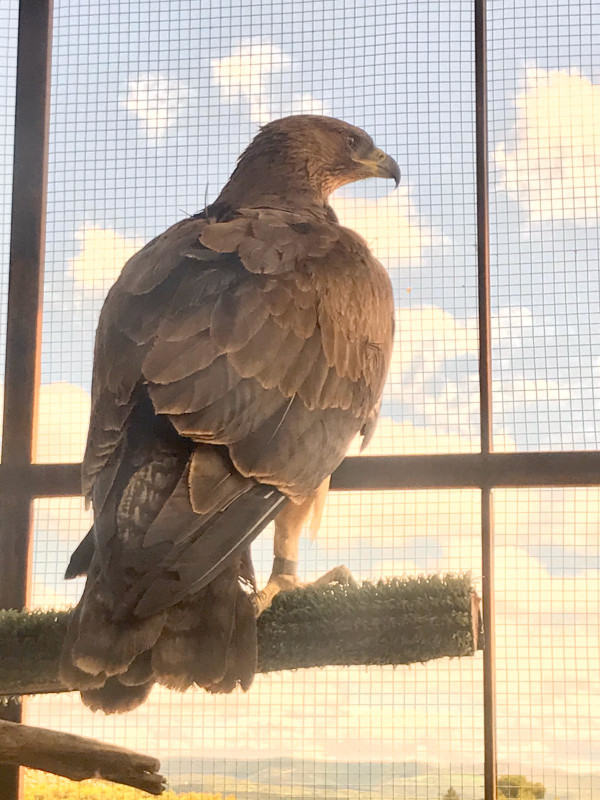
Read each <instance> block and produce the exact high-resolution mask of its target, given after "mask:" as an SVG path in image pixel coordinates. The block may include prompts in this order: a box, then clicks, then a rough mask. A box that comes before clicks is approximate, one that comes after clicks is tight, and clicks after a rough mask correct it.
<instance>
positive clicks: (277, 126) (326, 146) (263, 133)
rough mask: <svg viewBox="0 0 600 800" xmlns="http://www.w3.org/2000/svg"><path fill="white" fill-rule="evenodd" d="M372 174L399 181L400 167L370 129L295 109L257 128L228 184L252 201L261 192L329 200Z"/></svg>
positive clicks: (290, 198) (232, 190) (287, 198)
mask: <svg viewBox="0 0 600 800" xmlns="http://www.w3.org/2000/svg"><path fill="white" fill-rule="evenodd" d="M372 177H375V178H391V179H392V180H394V181H395V183H396V186H397V185H398V183H399V182H400V169H399V167H398V164H397V163H396V162H395V161H394V159H393V158H392V157H391V156H389V155H387V153H384V152H383V150H380V149H379V148H378V147H375V145H374V143H373V140H372V139H371V137H370V136H369V134H368V133H366V132H365V131H363V130H362V129H361V128H357V127H356V126H355V125H350V124H349V123H347V122H344V121H343V120H339V119H334V118H333V117H325V116H316V115H309V114H298V115H294V116H291V117H283V118H282V119H278V120H275V121H274V122H270V123H268V124H267V125H264V126H263V127H262V128H261V129H260V131H259V133H258V134H257V135H256V136H255V138H254V139H253V141H252V142H251V143H250V144H249V145H248V147H247V148H246V150H245V151H244V152H243V153H242V155H241V156H240V159H239V162H238V166H237V168H236V170H235V172H234V173H233V175H232V177H231V180H230V182H229V184H228V186H227V187H226V189H227V190H229V191H228V193H229V194H234V195H235V194H238V195H242V194H243V195H245V196H246V198H248V197H249V196H252V198H253V200H254V198H255V197H257V196H259V195H260V194H261V193H262V194H263V195H276V196H278V197H281V198H283V199H286V200H288V201H293V200H294V198H295V197H300V198H304V197H306V198H308V197H311V196H312V198H313V199H315V200H320V201H325V202H327V198H328V197H329V195H330V194H331V192H333V191H334V190H335V189H337V188H339V187H340V186H344V185H345V184H347V183H353V182H354V181H360V180H363V179H365V178H372ZM240 199H241V198H240Z"/></svg>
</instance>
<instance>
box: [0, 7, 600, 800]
mask: <svg viewBox="0 0 600 800" xmlns="http://www.w3.org/2000/svg"><path fill="white" fill-rule="evenodd" d="M472 5H473V4H472V2H471V0H469V2H466V1H464V2H463V0H440V1H439V2H435V3H431V2H430V3H418V2H417V0H411V1H410V2H408V3H405V4H403V5H398V4H397V3H392V2H389V3H386V2H384V3H378V4H375V3H372V2H371V0H364V1H363V0H360V1H359V0H344V2H343V3H341V2H340V3H338V2H332V3H326V4H323V3H318V2H310V1H309V0H301V1H300V2H295V3H291V2H290V1H289V0H285V1H284V2H279V1H278V0H271V1H270V2H268V1H267V0H265V2H257V3H254V4H252V6H249V5H247V4H246V5H245V4H240V3H227V2H226V3H222V2H217V0H214V1H213V0H211V2H208V3H204V4H203V5H202V8H201V10H200V9H199V8H198V7H197V5H196V4H192V3H191V2H181V3H173V2H171V1H170V0H156V2H153V3H152V4H139V3H135V2H126V1H125V0H116V1H115V2H108V0H101V2H98V3H91V2H88V3H85V2H79V1H78V0H56V2H55V14H54V35H53V63H52V90H51V101H52V104H51V121H50V162H49V164H50V166H49V193H48V219H47V223H48V224H47V249H46V254H47V256H46V265H45V284H44V306H43V340H42V384H41V388H40V395H39V405H38V437H37V448H36V461H37V462H46V463H52V462H55V463H56V462H77V461H79V460H80V459H81V456H82V453H83V446H84V441H85V435H86V429H87V423H88V417H89V404H90V399H89V385H90V379H91V365H92V345H93V334H94V330H95V326H96V322H97V318H98V314H99V311H100V308H101V305H102V301H103V298H104V296H105V294H106V291H107V290H108V288H109V286H110V285H111V283H112V282H113V280H114V279H115V277H116V276H117V275H118V273H119V271H120V269H121V267H122V265H123V263H124V261H125V260H126V259H127V258H128V257H129V256H130V255H131V254H132V253H133V252H135V250H137V249H139V247H141V246H142V245H143V244H144V243H145V242H146V241H147V240H148V239H150V238H151V237H153V236H154V235H156V234H158V233H160V232H161V231H162V230H164V229H165V228H166V227H167V226H168V225H169V224H171V223H172V222H174V221H175V220H177V219H179V218H181V217H183V216H185V215H186V214H191V213H194V212H196V211H198V210H199V209H200V208H202V207H203V206H204V205H205V203H206V201H210V200H212V199H214V198H215V196H216V194H217V193H218V191H219V189H220V187H221V186H222V185H223V183H224V182H225V180H226V179H227V177H228V175H229V174H230V172H231V170H232V167H233V165H234V163H235V159H236V157H237V155H238V154H239V153H240V152H241V150H242V149H243V148H244V147H245V146H246V145H247V144H248V142H249V141H250V139H251V137H252V136H253V134H254V133H255V132H256V130H257V127H258V125H260V124H264V123H265V122H267V121H269V120H271V119H274V118H277V117H279V116H282V115H285V114H290V113H327V114H331V115H334V116H338V117H341V118H344V119H346V120H348V121H349V122H354V123H356V124H359V125H361V126H363V127H365V128H366V129H367V130H368V131H369V133H371V134H372V135H373V138H374V139H375V141H376V142H377V144H378V145H379V146H381V147H383V148H385V149H386V150H387V151H388V152H389V153H391V154H392V155H394V156H395V157H396V159H397V160H398V162H399V164H400V165H401V167H402V171H403V181H402V184H401V187H400V189H399V190H398V191H397V192H395V193H392V192H390V189H389V186H386V185H385V184H380V183H376V182H371V183H362V184H359V185H354V186H352V187H347V188H345V189H344V190H342V191H340V192H338V194H337V196H336V197H334V199H333V205H334V208H335V209H336V211H337V213H338V215H339V217H340V220H341V221H342V222H343V223H344V224H346V225H348V226H350V227H354V228H355V229H356V230H358V231H359V232H360V233H362V234H363V235H364V237H365V238H366V240H367V241H368V243H369V244H370V246H371V247H372V249H373V250H374V252H375V253H376V255H378V257H379V258H380V259H381V260H382V261H383V263H384V264H385V265H386V267H387V268H388V270H389V272H390V275H391V277H392V281H393V284H394V291H395V298H396V307H397V315H396V316H397V336H396V344H395V350H394V361H393V365H392V369H391V373H390V378H389V381H388V384H387V386H386V389H385V395H384V405H383V409H382V419H381V422H380V425H379V428H378V431H377V433H376V436H375V438H374V441H373V443H372V444H371V446H370V448H369V449H368V450H367V452H366V454H367V455H385V454H395V455H401V454H408V453H420V454H429V455H434V454H439V453H455V452H471V453H477V452H478V451H479V446H480V441H479V384H478V335H477V316H476V310H477V296H476V292H477V248H476V245H477V241H476V229H475V143H474V141H475V137H474V84H473V55H474V48H473V13H472V11H473V9H472ZM488 11H489V34H488V40H489V54H488V58H489V64H488V70H489V82H488V89H489V95H490V96H489V101H490V102H489V112H490V164H491V175H490V179H491V254H492V283H493V292H492V329H493V385H492V389H493V402H494V436H493V440H494V441H493V445H494V449H495V450H496V451H525V450H529V451H543V450H563V451H567V450H584V449H588V450H593V449H599V433H598V431H599V430H600V426H599V425H598V410H599V406H598V402H599V400H598V398H599V397H600V393H599V391H598V387H599V386H600V373H599V365H600V323H599V322H598V318H599V316H600V315H599V314H598V309H599V306H600V294H599V281H598V262H599V255H600V245H599V231H600V227H599V225H598V219H599V208H600V206H599V199H598V198H599V188H598V187H599V185H600V184H599V181H598V174H599V173H598V170H599V169H600V161H599V156H598V153H599V152H600V140H599V138H598V130H600V89H599V86H600V75H599V74H598V70H599V68H600V61H599V59H598V53H600V42H599V34H600V11H599V10H598V8H597V7H596V5H595V4H594V3H592V2H584V1H583V0H582V1H581V2H577V3H570V4H564V3H560V2H558V0H543V2H542V0H534V2H530V3H527V4H522V3H521V4H520V3H518V2H516V0H514V2H504V3H502V4H497V3H496V4H494V3H489V10H488ZM0 14H1V17H0V18H1V19H2V23H3V25H2V32H1V33H0V45H2V46H3V50H4V51H5V52H6V53H7V56H8V62H7V63H8V70H4V71H3V72H2V75H1V76H0V174H1V175H2V177H4V176H6V177H5V179H4V180H3V183H2V188H1V189H0V193H1V194H0V247H1V248H2V260H1V271H0V357H2V363H3V354H4V339H3V338H2V337H3V336H4V334H5V330H4V329H5V316H6V290H7V258H6V255H7V251H8V231H9V201H10V172H11V162H12V138H11V137H12V126H13V112H14V83H15V81H14V79H15V66H16V18H17V2H16V0H8V2H5V3H4V5H3V7H2V10H1V12H0ZM482 461H483V460H482ZM493 499H494V521H495V526H496V537H497V538H496V550H495V556H496V570H495V572H496V583H497V605H496V614H497V622H498V658H497V664H496V669H497V683H498V745H499V773H500V776H501V777H500V781H499V788H500V790H501V793H500V794H499V797H500V798H502V800H505V798H507V797H511V798H515V800H531V798H532V797H541V796H543V795H542V792H543V791H544V787H545V796H546V798H553V797H554V796H556V797H557V798H558V799H559V800H594V797H595V796H596V795H597V794H598V792H599V791H600V784H599V783H598V774H599V773H598V765H599V759H600V738H599V734H598V731H599V730H600V718H599V716H598V697H599V695H600V685H599V684H598V671H599V669H598V668H599V666H600V664H599V663H598V653H599V651H600V641H599V636H598V630H599V629H600V619H599V614H598V608H599V600H600V590H599V577H598V576H599V575H600V552H599V550H598V532H599V531H600V515H599V513H598V508H599V505H600V501H599V496H598V490H597V489H596V488H590V489H556V488H554V489H550V488H546V489H510V490H507V489H502V490H500V489H496V490H494V498H493ZM480 511H481V508H480V493H479V491H478V490H474V489H473V490H472V489H464V490H457V489H454V490H447V491H441V490H439V491H438V490H436V491H433V490H429V491H426V490H421V491H388V492H366V491H364V492H358V491H357V492H347V493H332V494H331V495H330V497H329V500H328V504H327V507H326V513H325V518H324V523H323V527H322V531H321V534H320V536H319V538H318V539H317V541H316V542H310V541H308V540H305V541H303V544H302V548H301V553H300V561H301V576H302V577H303V578H305V579H306V580H311V579H313V578H315V577H317V576H318V575H320V574H322V573H323V572H324V571H326V570H327V569H329V568H331V567H332V566H335V565H336V564H338V563H346V564H347V565H348V566H349V567H350V569H351V570H352V571H353V573H354V575H355V576H356V577H358V578H373V579H376V578H379V577H381V576H388V575H393V574H409V575H411V574H421V573H438V572H447V571H453V572H456V571H467V570H471V571H472V572H473V573H474V575H475V578H476V581H477V582H478V581H479V579H480V577H481V575H480V572H481V566H480V565H481V547H480V532H481V519H480ZM89 524H90V517H89V514H88V513H87V512H86V511H85V510H84V508H83V503H82V501H81V500H80V499H79V498H74V499H55V498H51V499H44V500H38V501H37V502H36V504H35V535H34V557H33V574H32V587H33V588H32V598H31V604H32V606H33V607H40V606H41V607H61V606H64V605H72V604H73V603H74V602H75V601H76V600H77V598H78V596H79V594H80V592H81V588H82V582H81V581H75V582H71V583H65V582H64V581H63V580H62V575H63V572H64V568H65V566H66V563H67V560H68V557H69V554H70V553H71V552H72V550H73V548H74V547H75V545H76V543H77V542H78V541H79V540H80V539H81V537H82V536H83V535H84V534H85V532H86V531H87V529H88V527H89ZM271 548H272V535H271V533H270V532H269V531H267V532H266V533H265V534H263V536H262V537H261V538H260V539H259V540H258V541H257V543H256V546H255V548H254V551H255V553H254V555H255V561H256V566H257V573H258V581H259V583H261V582H262V583H264V582H265V581H266V579H267V577H268V574H269V571H270V567H271ZM482 681H483V675H482V658H481V656H480V655H478V656H476V657H475V658H473V659H462V660H455V661H448V660H441V661H438V662H435V663H429V664H428V665H415V666H413V667H402V668H397V669H395V670H393V669H388V668H382V669H359V668H356V667H353V668H348V669H339V668H327V669H324V670H311V671H298V672H296V673H288V672H285V673H278V674H273V675H271V676H269V677H267V676H259V677H258V678H257V680H256V682H255V684H254V686H253V688H252V690H251V691H250V693H249V694H247V695H242V694H234V695H231V696H227V697H212V696H209V695H207V694H204V693H202V692H190V693H188V694H186V695H183V696H180V695H178V694H175V693H170V692H167V691H166V690H162V689H156V690H154V692H153V693H152V695H151V698H150V701H149V702H148V703H147V704H146V705H144V706H143V707H142V708H140V709H139V710H138V711H136V712H134V713H131V714H128V715H126V716H121V717H111V718H105V717H102V716H99V715H96V716H94V715H92V714H90V713H89V712H88V711H87V710H86V709H85V708H84V707H83V706H82V704H81V702H80V701H79V698H78V697H77V696H75V695H57V696H46V697H36V698H35V699H33V700H31V701H30V702H29V703H28V708H27V715H28V722H30V723H31V724H40V725H45V726H50V727H53V728H57V729H62V730H66V731H71V732H74V733H81V734H84V735H91V736H95V737H97V738H100V739H102V740H104V741H109V742H110V741H112V742H116V743H119V744H122V745H125V746H127V747H130V748H134V749H138V750H140V751H145V752H150V753H154V754H157V755H158V756H160V758H161V761H162V762H163V770H164V772H165V773H166V774H167V775H168V777H169V781H170V786H171V788H173V789H174V790H175V791H180V792H184V791H190V790H193V791H196V792H208V793H220V794H222V795H223V797H224V798H225V797H227V798H229V796H232V797H234V798H238V800H242V798H248V799H252V800H258V798H261V799H262V798H273V800H280V798H284V797H285V798H305V797H306V798H308V797H310V798H313V800H321V798H325V797H344V798H346V799H347V800H360V799H361V798H366V797H369V798H373V797H377V798H381V799H382V800H391V798H394V799H395V798H400V800H417V798H418V800H429V799H430V798H431V800H434V799H435V800H438V799H439V798H446V800H481V798H482V797H483V794H484V789H483V709H482V691H481V688H482ZM510 776H513V777H510ZM36 780H38V778H34V777H30V778H28V781H27V782H26V792H27V793H28V795H26V796H27V800H33V798H34V797H36V794H35V793H36V792H38V791H39V790H38V785H37V784H36V783H35V781H36ZM47 786H50V784H47ZM451 787H452V789H453V792H452V791H451ZM42 791H46V794H47V795H48V793H49V790H48V789H45V790H42ZM58 791H59V790H58V789H57V790H56V792H55V794H56V793H58ZM87 791H88V789H87V788H86V787H85V786H82V787H76V786H72V787H70V788H69V794H68V795H67V796H68V797H71V796H73V797H80V798H82V800H83V798H85V800H88V795H86V792H87ZM90 791H92V790H91V789H90ZM98 791H99V792H100V791H101V792H102V794H101V795H100V796H103V797H109V798H123V799H124V800H125V798H126V799H127V800H130V795H129V794H128V793H126V792H125V791H124V790H121V789H120V788H117V787H109V786H106V787H105V788H103V789H102V790H100V789H98ZM49 796H50V797H52V796H51V795H49ZM58 796H59V797H60V796H61V795H60V794H59V795H58ZM91 797H93V795H91ZM52 800H54V798H53V797H52ZM202 800H207V798H202ZM211 800H213V799H212V798H211Z"/></svg>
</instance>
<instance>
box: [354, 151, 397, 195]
mask: <svg viewBox="0 0 600 800" xmlns="http://www.w3.org/2000/svg"><path fill="white" fill-rule="evenodd" d="M357 161H359V163H361V164H364V165H365V166H366V167H369V169H370V170H371V174H372V175H373V176H374V177H375V178H392V179H393V180H394V181H395V183H396V187H397V186H398V184H399V183H400V167H399V166H398V164H397V163H396V162H395V161H394V159H393V158H392V157H391V156H388V154H387V153H384V152H383V150H380V149H379V148H378V147H374V148H373V150H371V152H370V153H369V155H368V157H367V158H360V159H357Z"/></svg>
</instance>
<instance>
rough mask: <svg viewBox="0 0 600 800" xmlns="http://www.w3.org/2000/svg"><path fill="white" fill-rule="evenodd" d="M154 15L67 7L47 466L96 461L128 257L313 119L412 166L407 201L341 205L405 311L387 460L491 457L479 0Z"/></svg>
mask: <svg viewBox="0 0 600 800" xmlns="http://www.w3.org/2000/svg"><path fill="white" fill-rule="evenodd" d="M152 8H153V10H152V13H150V14H148V13H147V10H145V9H144V8H143V7H142V6H139V5H137V4H135V3H127V2H118V3H115V2H112V3H108V2H101V3H98V4H93V5H91V6H87V5H85V4H84V5H82V4H81V3H79V2H77V3H73V2H68V0H59V2H57V3H56V6H55V9H56V10H55V23H54V44H53V69H52V94H51V99H52V113H51V133H50V175H49V201H48V244H47V262H46V281H45V294H44V338H43V356H42V389H41V396H40V437H41V438H40V441H39V444H38V450H37V460H38V461H51V460H53V459H54V460H56V459H60V460H66V459H69V460H78V458H79V457H80V455H81V443H80V440H81V437H82V436H83V435H84V433H85V427H86V425H87V418H88V411H89V406H88V402H87V394H86V392H87V391H88V388H89V382H90V373H91V354H92V339H93V331H94V328H95V324H96V320H97V316H98V313H99V309H100V306H101V303H102V299H103V296H104V294H105V293H106V291H107V289H108V287H109V286H110V284H111V283H112V282H113V280H114V278H115V277H116V275H117V274H118V272H119V271H120V269H121V267H122V265H123V263H124V261H125V260H126V258H127V257H128V256H129V255H131V254H132V253H133V252H134V251H135V250H136V249H138V248H139V247H140V246H141V245H142V244H143V243H144V242H145V241H147V240H148V239H149V238H151V237H152V236H154V235H156V234H158V233H159V232H161V231H162V230H164V228H165V227H166V226H168V225H169V224H170V223H172V222H174V221H175V220H177V219H179V218H181V217H182V216H185V214H186V213H194V212H196V211H197V210H199V209H200V208H202V207H203V206H204V204H205V202H206V200H207V199H208V200H212V199H214V198H215V197H216V195H217V193H218V191H219V189H220V187H221V186H222V185H223V184H224V183H225V181H226V179H227V177H228V175H229V174H230V172H231V170H232V168H233V165H234V163H235V159H236V158H237V156H238V155H239V153H240V152H241V150H242V149H243V148H244V147H245V146H246V145H247V144H248V142H249V141H250V139H251V137H252V136H253V135H254V133H255V132H256V131H257V129H258V125H259V124H262V123H265V122H267V121H268V120H270V119H274V118H277V117H279V116H282V115H285V114H289V113H299V112H315V113H323V112H324V113H328V114H332V115H334V116H339V117H342V118H344V119H346V120H348V121H350V122H354V123H356V124H359V125H361V126H364V127H365V128H367V129H368V131H369V132H370V133H371V134H372V135H373V137H374V139H375V140H376V142H378V144H379V145H380V146H381V147H383V148H385V149H387V150H388V151H389V152H390V153H392V154H394V156H395V157H396V158H397V160H398V162H399V163H400V164H401V165H402V169H403V174H404V177H403V181H402V184H401V186H400V188H399V190H398V191H396V192H394V193H391V192H390V188H389V186H388V185H387V184H386V183H385V182H380V181H371V182H367V183H363V184H361V185H355V186H353V187H348V188H346V189H345V190H342V191H340V192H339V193H338V195H337V196H336V197H335V199H334V202H333V204H334V207H335V209H336V211H337V212H338V214H339V216H340V219H341V220H342V222H344V223H346V224H348V225H350V226H352V227H355V228H356V229H357V230H359V231H360V232H361V233H362V234H363V235H364V236H365V238H366V239H367V241H368V242H369V243H370V244H371V246H372V248H373V249H374V251H375V253H376V254H377V255H378V256H379V257H380V258H381V259H382V260H383V262H384V264H385V265H386V266H387V267H388V268H389V270H390V274H391V276H392V279H393V282H394V288H395V293H396V298H397V306H398V315H397V326H398V335H397V347H396V349H395V356H394V364H393V367H392V372H391V375H390V380H389V382H388V386H387V389H386V394H385V398H384V409H383V415H384V422H383V424H382V426H381V429H380V431H379V433H378V435H377V440H376V441H375V442H374V445H373V448H372V449H371V451H370V452H371V453H372V454H375V453H396V454H399V453H405V452H406V453H422V452H458V451H476V450H477V448H478V431H477V420H478V395H477V393H478V389H477V374H476V372H477V332H476V330H477V327H476V326H477V323H476V317H475V313H476V250H475V218H474V208H475V187H474V102H473V78H472V59H473V36H472V26H473V20H472V8H471V3H470V2H452V3H441V4H439V5H438V6H436V8H435V10H434V9H433V8H431V7H424V6H422V5H420V6H419V4H417V3H411V4H409V5H408V6H404V7H402V8H400V7H397V5H396V4H391V3H390V4H379V5H377V7H375V6H374V5H369V4H367V5H365V4H364V3H362V2H356V3H353V2H350V3H345V4H344V6H343V9H342V7H341V6H340V7H339V8H337V7H334V6H333V5H327V6H323V5H322V4H321V3H311V2H303V3H299V4H298V3H294V4H292V3H289V2H275V3H273V2H268V3H264V4H260V3H258V4H254V5H253V7H252V11H250V10H249V9H244V8H242V7H237V6H235V7H234V6H229V5H227V4H225V5H221V4H216V3H215V4H213V5H211V4H208V5H204V6H203V10H202V14H201V15H200V16H199V17H198V18H196V15H195V14H194V13H193V12H192V9H191V6H189V5H186V4H177V5H174V4H173V3H171V2H167V1H166V0H165V2H158V3H156V4H154V5H153V7H152ZM334 20H335V24H336V35H335V36H334V37H333V36H331V34H330V30H331V26H332V25H333V23H334ZM448 130H452V131H453V135H452V136H451V137H449V136H448V134H447V132H448ZM65 407H67V408H68V409H69V413H68V414H64V408H65ZM59 409H63V411H62V412H61V414H60V415H59V414H57V412H58V410H59ZM59 416H60V417H61V420H62V421H61V423H60V424H61V425H64V426H65V427H64V430H63V431H62V433H61V441H65V442H66V441H67V440H68V442H69V444H68V445H65V446H66V447H67V450H66V452H65V453H64V454H63V452H62V451H60V450H56V448H55V446H54V444H52V443H51V442H50V441H49V438H48V437H50V438H51V437H53V436H55V435H56V434H53V433H52V431H49V430H48V429H49V428H51V427H52V424H53V421H54V420H56V419H57V418H58V417H59Z"/></svg>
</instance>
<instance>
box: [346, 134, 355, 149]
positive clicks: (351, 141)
mask: <svg viewBox="0 0 600 800" xmlns="http://www.w3.org/2000/svg"><path fill="white" fill-rule="evenodd" d="M346 141H347V142H348V146H349V147H350V149H351V150H354V148H355V147H356V145H357V144H358V137H357V136H354V134H352V133H350V134H349V135H348V136H347V137H346Z"/></svg>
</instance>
